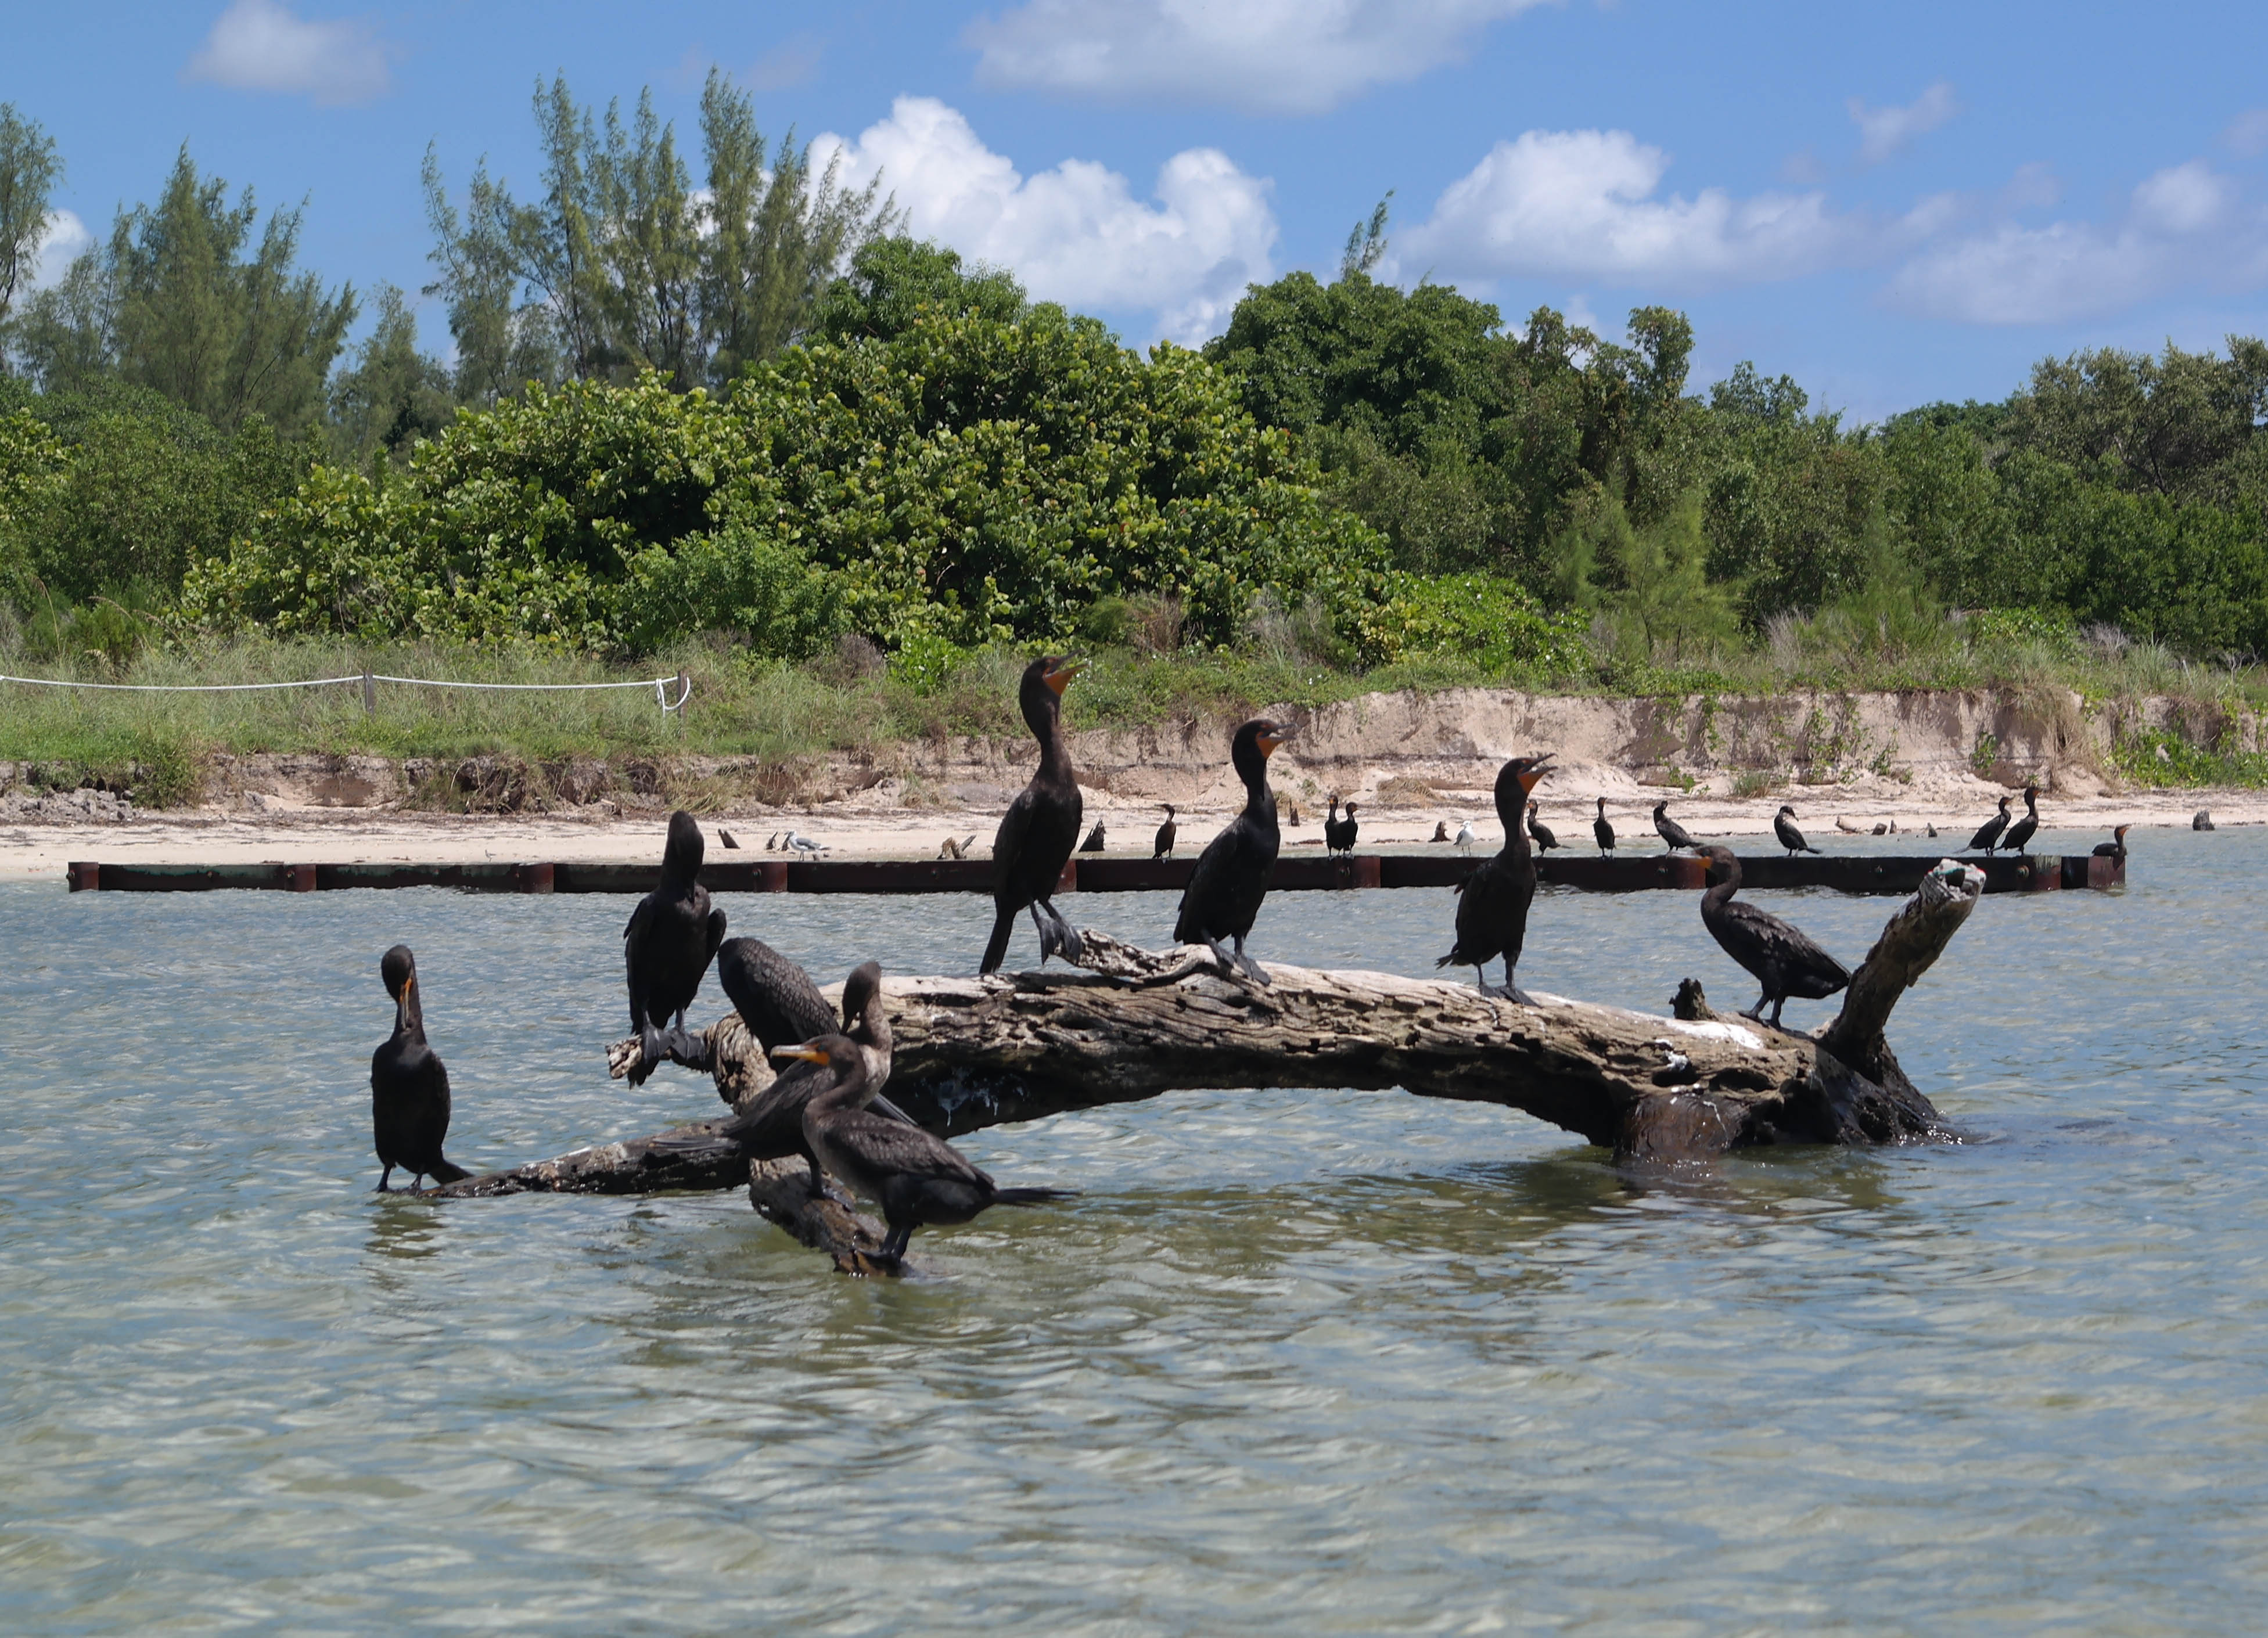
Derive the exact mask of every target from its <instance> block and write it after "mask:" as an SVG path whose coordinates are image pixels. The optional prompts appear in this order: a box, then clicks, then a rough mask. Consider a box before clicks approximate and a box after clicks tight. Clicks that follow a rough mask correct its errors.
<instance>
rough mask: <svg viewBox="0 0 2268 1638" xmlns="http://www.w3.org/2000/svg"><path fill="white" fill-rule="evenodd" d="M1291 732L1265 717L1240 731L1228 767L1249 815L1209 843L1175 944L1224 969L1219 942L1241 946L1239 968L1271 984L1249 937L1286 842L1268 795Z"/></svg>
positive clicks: (1185, 898) (1192, 878)
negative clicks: (1247, 948)
mask: <svg viewBox="0 0 2268 1638" xmlns="http://www.w3.org/2000/svg"><path fill="white" fill-rule="evenodd" d="M1291 734H1292V731H1291V730H1290V729H1289V728H1286V727H1284V726H1282V725H1281V724H1276V723H1271V722H1270V721H1268V720H1267V719H1266V718H1264V717H1263V718H1260V719H1258V720H1256V721H1253V722H1249V723H1247V724H1244V725H1243V726H1242V727H1241V728H1239V729H1238V730H1237V731H1236V738H1235V740H1234V742H1233V744H1232V745H1231V746H1229V753H1228V760H1229V761H1230V762H1231V764H1232V765H1233V766H1234V768H1235V769H1236V774H1237V777H1238V778H1240V779H1241V780H1242V781H1243V782H1244V812H1241V813H1240V814H1238V815H1237V816H1236V817H1235V818H1234V819H1231V820H1230V821H1229V822H1228V824H1227V825H1226V826H1224V827H1223V828H1222V830H1221V832H1220V834H1219V835H1217V836H1215V837H1214V838H1213V839H1212V840H1211V841H1209V842H1207V843H1205V849H1204V852H1203V853H1201V854H1199V855H1198V856H1197V869H1196V870H1193V871H1191V872H1190V875H1189V887H1188V889H1187V891H1185V892H1183V893H1182V907H1181V912H1180V914H1178V915H1176V916H1175V918H1174V942H1175V943H1176V944H1209V945H1211V947H1212V952H1213V954H1214V955H1216V956H1218V957H1219V959H1220V961H1221V965H1222V966H1228V965H1229V954H1228V951H1226V950H1223V949H1222V948H1221V947H1220V941H1221V940H1222V939H1224V938H1230V939H1233V940H1235V941H1236V957H1235V965H1236V966H1239V967H1241V968H1242V969H1243V971H1244V972H1245V973H1246V975H1247V976H1248V977H1249V978H1251V979H1252V981H1254V982H1255V983H1259V984H1265V983H1266V982H1267V981H1268V974H1267V973H1264V972H1263V971H1262V970H1261V966H1260V964H1259V963H1258V962H1257V961H1255V960H1254V959H1252V958H1251V957H1250V956H1248V955H1246V954H1245V953H1244V940H1245V936H1246V935H1247V934H1248V933H1250V932H1251V931H1252V924H1253V922H1256V921H1257V920H1258V919H1259V916H1260V901H1261V900H1263V899H1265V898H1266V897H1267V896H1268V877H1269V873H1270V871H1271V870H1274V869H1275V868H1276V851H1277V848H1278V846H1279V845H1280V840H1281V839H1280V838H1279V837H1278V834H1277V830H1276V795H1275V793H1274V792H1273V791H1271V790H1269V789H1268V759H1269V758H1270V756H1271V755H1273V754H1274V753H1275V750H1276V747H1277V746H1279V745H1282V744H1283V743H1284V741H1285V739H1287V738H1290V737H1291Z"/></svg>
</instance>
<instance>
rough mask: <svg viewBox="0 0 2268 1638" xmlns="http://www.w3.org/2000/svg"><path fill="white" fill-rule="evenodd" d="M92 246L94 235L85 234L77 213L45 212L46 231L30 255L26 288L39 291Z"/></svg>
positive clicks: (66, 211) (85, 229)
mask: <svg viewBox="0 0 2268 1638" xmlns="http://www.w3.org/2000/svg"><path fill="white" fill-rule="evenodd" d="M93 243H94V235H93V234H92V233H90V232H88V231H87V227H86V224H85V223H84V222H82V221H80V220H79V218H78V216H77V212H75V211H70V210H52V211H49V212H48V225H47V231H44V232H43V233H41V234H40V247H39V249H38V250H36V251H35V252H33V255H32V271H31V276H30V278H29V280H28V282H27V283H28V287H29V288H30V289H32V290H40V289H42V288H43V287H45V286H47V285H49V284H53V283H55V281H56V280H57V279H60V278H61V277H63V274H64V273H65V271H67V270H68V269H69V268H70V264H71V263H72V262H73V261H77V259H78V256H79V253H80V252H82V251H84V250H85V249H86V248H87V246H90V245H92V244H93Z"/></svg>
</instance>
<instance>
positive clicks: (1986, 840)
mask: <svg viewBox="0 0 2268 1638" xmlns="http://www.w3.org/2000/svg"><path fill="white" fill-rule="evenodd" d="M2007 828H2008V793H2007V791H2005V790H2004V791H2002V792H2001V793H2000V811H1999V812H1998V813H1995V814H1994V815H1993V816H1992V818H1991V819H1986V820H1985V822H1984V823H1983V824H1982V825H1979V826H1977V834H1975V835H1974V836H1971V837H1970V839H1969V845H1970V847H1972V848H1984V849H1985V856H1986V857H1988V858H1989V857H1991V856H1992V851H1993V849H1994V848H1998V847H1999V845H2000V833H2001V832H2003V831H2005V830H2007Z"/></svg>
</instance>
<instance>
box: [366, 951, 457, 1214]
mask: <svg viewBox="0 0 2268 1638" xmlns="http://www.w3.org/2000/svg"><path fill="white" fill-rule="evenodd" d="M378 971H379V977H381V978H383V979H384V980H385V981H386V993H387V995H391V996H393V997H394V1033H393V1034H391V1035H389V1036H387V1039H386V1044H385V1045H383V1046H382V1047H379V1049H378V1050H377V1051H376V1052H374V1053H372V1054H371V1057H370V1124H371V1135H372V1138H374V1139H375V1140H376V1142H377V1146H378V1157H379V1162H380V1163H381V1164H384V1166H385V1167H386V1170H385V1171H383V1172H379V1174H378V1192H379V1194H391V1193H392V1192H393V1191H392V1190H391V1189H389V1188H388V1187H387V1183H388V1181H389V1180H390V1179H392V1178H393V1176H394V1167H396V1166H400V1167H401V1169H402V1170H403V1171H404V1172H408V1173H409V1186H410V1188H411V1189H412V1190H413V1191H414V1190H415V1189H416V1186H417V1181H418V1179H420V1178H431V1179H433V1181H434V1182H436V1183H454V1182H457V1181H458V1180H460V1179H464V1178H468V1177H470V1176H472V1175H473V1174H472V1173H471V1172H468V1171H466V1170H465V1169H464V1168H463V1167H462V1166H453V1165H451V1164H449V1163H448V1161H446V1159H444V1158H443V1157H442V1155H441V1140H442V1139H443V1138H446V1136H448V1135H449V1071H448V1070H447V1069H445V1068H443V1067H442V1064H441V1059H440V1055H439V1054H438V1053H436V1052H435V1051H434V1050H433V1049H432V1048H431V1047H429V1046H427V1045H426V1044H425V1008H424V1004H423V1003H422V1002H420V1001H419V1000H418V999H417V958H416V956H414V955H412V954H411V953H410V952H409V945H407V944H396V945H394V948H393V949H391V950H389V951H387V952H386V954H385V956H384V957H383V958H381V959H379V964H378Z"/></svg>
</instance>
